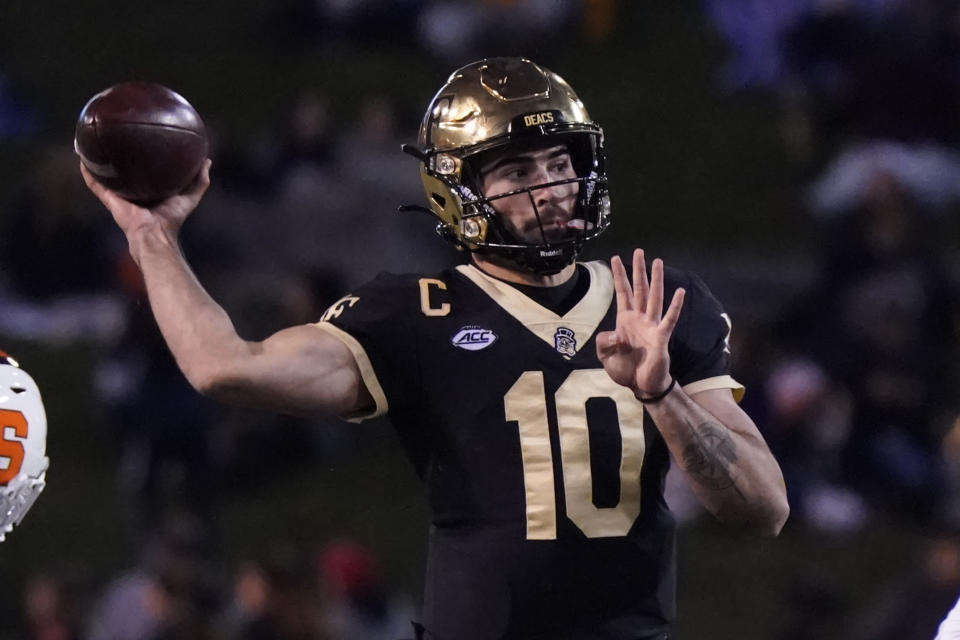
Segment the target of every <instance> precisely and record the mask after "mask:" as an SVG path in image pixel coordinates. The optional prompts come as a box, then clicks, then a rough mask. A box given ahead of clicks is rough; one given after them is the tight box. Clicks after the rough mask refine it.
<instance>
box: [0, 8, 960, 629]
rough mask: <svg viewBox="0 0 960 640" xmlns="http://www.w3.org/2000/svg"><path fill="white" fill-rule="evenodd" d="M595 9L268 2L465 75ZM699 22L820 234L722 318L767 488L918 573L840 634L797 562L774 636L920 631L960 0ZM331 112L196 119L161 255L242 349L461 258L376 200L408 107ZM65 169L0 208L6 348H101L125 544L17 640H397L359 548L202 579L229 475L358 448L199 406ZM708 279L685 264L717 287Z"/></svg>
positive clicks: (943, 562)
mask: <svg viewBox="0 0 960 640" xmlns="http://www.w3.org/2000/svg"><path fill="white" fill-rule="evenodd" d="M398 4H402V5H404V7H403V8H398V6H397V5H398ZM616 8H617V3H616V2H613V1H606V2H605V1H587V0H584V1H583V2H569V3H557V2H551V1H549V0H541V1H534V0H527V1H523V0H516V1H509V0H499V1H493V0H487V1H476V2H464V3H450V2H427V1H425V0H405V1H404V2H402V3H397V2H385V1H376V0H366V1H362V2H361V1H357V2H342V1H340V2H337V1H332V0H331V1H323V0H313V1H311V2H303V3H299V4H294V5H292V9H291V14H290V16H289V19H290V22H291V26H290V28H291V29H293V28H294V27H293V25H294V24H295V25H296V29H298V33H299V34H300V36H301V37H304V38H318V39H321V38H330V37H355V38H360V39H363V38H369V39H372V40H383V39H385V38H394V39H396V40H400V39H402V38H403V37H408V36H409V34H416V43H417V46H421V47H424V48H426V49H429V50H431V51H435V52H440V53H442V54H443V55H444V56H448V57H450V58H452V59H470V58H472V57H475V56H477V55H481V54H483V53H486V52H489V51H501V49H499V48H498V46H501V47H502V46H507V43H509V42H516V41H517V38H518V37H519V38H526V39H528V40H529V41H540V42H543V43H544V46H545V47H547V43H549V42H550V41H553V40H555V39H556V34H557V33H558V32H562V31H564V30H567V32H569V31H570V30H578V31H579V37H581V38H587V39H591V38H592V39H602V38H604V37H606V36H607V35H609V33H610V32H611V31H612V30H614V29H615V18H616ZM703 9H704V16H705V19H706V20H708V21H709V22H710V24H711V26H712V28H713V29H714V30H715V32H716V33H718V34H720V35H721V36H722V37H723V38H724V39H725V41H726V42H727V44H728V51H729V52H730V56H729V60H728V61H727V64H726V66H725V67H724V68H723V69H722V70H721V71H720V72H719V75H718V78H717V83H718V86H719V87H720V88H721V90H723V91H728V92H762V93H765V94H768V95H770V96H773V97H774V98H775V99H776V104H778V105H779V109H778V117H779V118H780V123H781V130H782V133H783V144H784V147H785V149H786V153H787V154H788V155H789V156H790V157H792V158H794V159H795V160H796V161H797V162H798V163H801V164H802V165H803V166H804V168H805V170H806V173H807V174H808V175H809V176H810V179H809V180H808V181H807V183H806V184H798V185H797V193H798V201H800V202H801V203H802V209H803V215H805V216H806V217H807V220H808V222H809V225H810V227H811V228H812V229H814V230H815V233H816V234H817V237H818V239H819V241H818V243H817V247H818V251H819V254H818V255H816V256H814V262H813V264H814V267H813V268H812V269H810V271H809V273H808V274H807V275H806V277H805V278H804V281H803V283H802V286H800V287H799V289H796V288H795V289H789V290H783V291H780V292H779V293H778V294H777V295H775V300H774V303H773V304H771V303H770V302H769V301H766V302H765V303H764V304H763V305H759V304H758V305H756V308H752V307H751V306H750V304H749V303H740V304H739V305H736V306H738V307H739V308H738V309H736V310H735V311H737V312H739V315H738V313H735V314H734V319H735V322H734V331H733V334H732V339H733V341H734V345H733V353H734V356H735V365H734V375H735V377H737V378H738V379H740V380H741V382H743V383H744V384H745V385H746V386H747V389H748V393H747V395H746V397H745V400H744V406H745V409H746V410H747V412H748V413H750V415H751V416H753V417H754V419H755V421H756V422H757V424H758V425H759V426H760V428H761V430H762V431H763V433H764V436H765V437H766V438H767V440H768V441H769V443H770V445H771V448H772V449H773V450H774V453H775V454H776V455H777V458H778V460H779V461H780V464H781V466H782V468H783V470H784V473H785V476H786V482H787V489H788V493H789V495H790V502H791V506H792V515H791V522H790V525H789V528H788V532H789V530H790V529H793V530H804V531H809V532H814V533H816V534H822V535H828V536H857V535H869V531H870V529H871V527H874V526H878V525H881V524H884V523H907V524H909V526H913V527H921V528H923V529H924V530H925V531H927V532H929V536H930V544H929V547H928V548H927V549H926V550H925V551H924V560H923V562H920V563H918V564H917V567H916V576H915V581H914V582H912V583H910V584H899V585H895V588H893V587H892V588H891V590H890V593H889V595H888V596H885V597H884V599H883V600H882V601H877V602H871V603H867V604H866V606H865V607H864V609H863V612H862V618H863V619H862V620H861V619H859V618H857V617H856V616H855V615H853V614H851V613H850V611H849V607H848V604H847V602H846V601H845V599H844V596H843V594H841V593H838V592H837V590H835V589H832V588H831V586H830V585H823V584H810V583H807V582H805V581H804V580H803V579H802V576H801V578H800V579H798V582H797V584H796V589H795V592H792V593H789V594H784V596H783V597H784V600H785V601H788V602H789V603H790V604H789V606H787V612H786V614H785V615H784V623H783V631H782V633H781V634H780V635H779V636H778V637H779V638H783V639H784V640H789V639H792V638H834V637H836V638H839V637H843V638H853V639H854V640H857V639H862V640H884V639H887V638H889V639H893V638H898V639H900V640H909V639H910V638H915V637H916V638H929V637H931V636H932V630H933V629H934V628H935V626H936V622H937V621H938V620H939V619H940V618H941V617H942V615H943V614H945V613H946V611H947V610H948V609H949V606H950V604H951V603H952V601H953V600H954V599H955V598H956V594H957V593H958V591H960V402H958V399H957V398H958V394H957V393H956V390H957V389H958V388H960V387H958V382H960V375H958V374H960V371H958V367H957V362H958V361H960V349H958V346H960V345H958V328H960V325H958V320H960V315H958V311H960V310H958V308H957V300H958V298H957V286H958V281H960V272H958V266H957V264H956V263H955V262H952V260H955V256H952V255H950V254H948V253H946V252H945V250H944V244H945V243H944V242H943V238H942V237H941V233H942V230H943V229H945V228H948V226H949V225H948V224H947V223H948V221H949V220H950V219H951V217H952V216H955V215H956V214H957V213H958V212H960V153H958V147H957V144H958V143H960V9H958V7H957V5H956V3H955V2H947V1H937V0H847V1H844V0H832V1H827V0H775V1H774V0H703ZM504 16H507V18H508V19H506V20H505V19H504ZM504 25H509V29H506V30H504V29H503V26H504ZM545 55H548V54H545ZM547 62H549V60H548V61H547ZM4 96H5V94H4V89H3V86H2V84H0V125H3V124H4V123H6V126H8V128H6V129H0V132H4V131H6V132H7V133H6V134H4V135H14V133H10V132H16V131H29V123H30V122H31V116H30V114H29V113H26V112H24V111H23V109H22V108H21V107H19V106H18V107H17V109H16V110H13V109H8V110H7V111H6V112H5V111H4V110H3V105H4V104H5V98H4ZM330 99H331V98H330V96H328V95H326V94H325V93H324V92H323V91H322V90H320V89H318V88H315V87H306V88H304V89H303V91H301V92H300V94H299V95H298V96H297V97H296V99H295V100H294V101H293V104H291V105H290V108H289V109H288V110H287V112H286V113H285V115H284V118H282V119H280V120H278V121H277V122H276V123H272V125H271V126H270V127H269V130H268V131H267V132H266V133H265V134H264V135H263V136H261V137H260V138H258V139H257V140H255V141H254V142H253V143H252V144H251V143H249V142H248V141H244V142H243V144H240V143H238V142H237V141H233V140H230V139H226V138H225V137H221V136H219V135H218V133H219V132H218V128H217V123H216V122H211V123H208V124H209V125H210V129H211V132H212V134H213V141H214V148H213V154H212V155H213V160H214V165H213V179H214V182H213V186H212V187H211V190H210V192H209V193H208V195H207V196H206V198H205V200H204V202H203V203H202V205H201V209H200V211H199V212H198V215H196V216H195V218H194V219H191V220H190V221H189V223H188V225H187V227H186V228H185V232H184V236H183V241H184V250H185V252H186V254H187V256H188V258H189V259H190V260H191V262H192V264H193V265H194V267H195V269H196V270H197V272H198V274H199V276H200V279H201V281H202V282H203V283H204V284H205V285H206V286H207V287H208V289H209V290H210V291H211V293H212V294H213V295H214V297H215V298H216V299H217V300H218V301H220V302H221V303H222V304H223V305H224V307H225V308H226V309H227V310H228V312H230V315H231V317H232V318H234V319H235V321H236V322H237V323H238V330H239V331H240V333H241V335H243V336H244V337H248V338H251V339H258V338H262V337H265V336H266V335H269V333H271V332H273V331H275V330H277V329H280V328H282V327H285V326H289V325H291V324H297V323H303V322H312V321H315V320H316V319H317V318H318V317H319V315H320V313H321V312H322V310H323V309H324V308H325V307H326V306H327V305H328V304H330V303H331V302H333V301H334V300H336V299H337V298H338V297H339V296H340V295H342V294H343V293H345V292H347V291H348V290H349V289H350V288H351V287H353V286H356V285H358V284H360V283H362V282H364V281H366V280H368V279H370V278H371V277H373V276H374V275H375V274H376V273H377V272H378V271H380V270H391V271H431V270H436V269H440V268H443V267H445V266H446V265H448V264H450V263H451V262H452V261H456V260H458V259H459V257H458V255H457V254H456V253H455V252H453V251H451V250H448V249H447V248H445V247H444V246H443V245H442V243H440V242H439V241H438V240H437V239H436V238H434V237H431V236H432V225H431V223H430V221H429V220H426V219H423V220H420V219H415V218H411V216H418V215H421V214H415V213H412V214H411V213H397V212H396V207H397V205H398V204H403V203H415V202H419V201H420V200H421V199H422V193H421V187H420V184H419V180H418V177H417V173H416V170H415V166H414V163H413V161H412V160H410V159H405V158H404V157H403V155H402V154H401V153H400V152H399V147H400V143H401V142H410V141H411V140H409V136H408V132H409V131H410V130H411V129H410V127H408V126H406V124H409V123H411V122H416V121H417V120H418V118H419V114H409V113H402V112H401V109H400V108H399V107H398V106H397V104H395V103H394V102H392V101H391V98H390V96H386V95H377V94H371V95H366V96H362V99H361V102H360V104H361V106H360V108H359V109H357V111H356V113H355V114H354V115H353V117H352V119H351V121H350V122H349V126H346V127H345V126H344V123H345V120H344V119H343V118H337V119H334V118H333V117H332V112H333V106H332V105H331V103H330ZM717 99H718V100H720V99H722V97H719V96H718V98H717ZM335 122H336V124H334V123H335ZM11 123H12V124H11ZM400 123H404V126H403V127H401V125H400ZM17 127H20V129H18V128H17ZM404 163H406V164H404ZM76 164H77V162H76V158H75V156H74V155H73V154H72V151H71V150H70V149H64V148H60V147H51V148H50V150H49V153H48V155H47V157H46V159H45V161H44V162H43V163H41V164H40V165H39V166H38V167H37V169H36V174H35V176H34V177H33V178H32V179H31V180H30V181H29V183H28V184H27V185H26V186H25V187H24V189H23V190H22V193H21V194H20V196H19V197H18V198H17V199H16V200H15V201H14V202H13V203H12V205H11V207H10V208H9V209H8V210H7V211H5V212H4V223H3V233H2V234H0V304H2V306H3V309H4V313H3V314H2V315H0V336H9V337H12V338H14V339H17V340H35V341H39V342H43V343H46V344H50V345H51V346H54V347H57V346H62V345H64V344H69V343H72V342H76V341H81V340H83V341H91V342H93V343H94V344H95V345H96V348H97V352H98V354H99V355H98V366H97V370H96V372H95V380H96V384H95V389H96V392H97V402H98V403H99V405H100V406H102V407H103V408H104V416H105V419H106V420H108V421H109V426H108V427H107V428H109V429H110V430H112V432H114V433H115V434H116V436H117V441H118V442H120V443H121V447H122V451H121V455H120V460H121V463H120V468H119V469H118V470H117V477H118V482H119V487H120V490H121V491H122V492H123V494H124V495H125V496H127V497H128V498H129V504H130V510H129V511H130V514H131V518H132V519H133V527H134V529H135V530H136V531H137V532H138V533H139V539H140V541H141V544H142V548H143V552H142V556H141V558H140V560H139V562H137V563H136V564H135V566H133V568H132V569H130V571H128V572H126V573H124V574H123V575H119V576H116V577H115V578H114V579H113V580H112V581H110V583H109V584H108V585H106V586H105V587H104V588H103V590H102V591H98V592H96V593H95V594H91V591H90V590H89V585H88V584H86V583H85V581H84V578H83V577H82V576H72V575H70V573H69V572H68V571H61V572H52V573H38V574H36V575H35V576H34V577H33V579H31V581H30V582H29V583H28V584H27V585H25V587H24V599H23V620H22V626H21V628H22V630H23V636H22V637H24V638H30V639H36V640H54V639H57V640H59V639H63V640H72V639H76V640H81V639H82V640H108V639H110V640H126V639H127V638H129V639H131V640H133V639H134V638H137V639H153V638H156V639H159V638H238V639H256V638H279V639H286V638H289V639H304V640H307V639H315V638H316V639H322V638H336V639H345V640H352V639H358V640H359V639H364V638H370V639H378V638H391V639H392V640H398V639H399V638H406V637H409V636H410V634H411V631H410V626H409V621H410V619H412V618H414V617H415V615H414V610H415V609H414V605H413V603H412V602H411V601H410V599H409V597H408V596H406V595H404V594H394V593H391V592H390V591H389V590H388V589H387V588H386V586H385V584H384V581H383V575H382V571H381V570H380V569H379V565H378V562H379V561H378V559H377V558H375V557H374V556H373V554H372V553H371V552H370V551H369V550H367V549H365V548H363V547H362V546H361V545H359V544H357V543H355V542H351V541H331V542H328V543H326V544H322V545H318V547H317V548H312V549H302V548H296V547H293V546H290V545H283V544H281V543H277V545H276V548H271V549H267V550H265V552H264V553H263V554H262V555H261V556H260V557H256V558H251V559H249V561H248V562H246V563H244V564H242V566H236V567H231V568H229V569H228V570H226V571H224V570H223V568H222V567H217V566H215V565H213V564H212V563H211V562H210V560H211V558H213V557H215V555H216V554H214V553H212V552H211V550H210V549H209V545H210V540H211V539H212V538H213V537H214V535H215V530H216V523H215V521H214V518H213V517H212V514H213V511H214V506H215V505H216V503H217V501H218V499H219V492H221V491H223V490H225V489H230V490H234V489H238V488H239V489H242V488H243V486H245V483H252V482H255V481H256V478H254V477H249V476H250V474H251V471H249V470H250V469H251V468H252V465H251V464H249V462H250V461H251V460H256V461H257V462H258V467H257V471H256V472H255V473H256V474H257V475H258V476H263V475H264V474H266V473H269V471H270V469H269V466H270V465H271V464H274V465H279V464H281V463H280V462H279V461H284V462H283V464H289V462H290V461H291V460H300V461H302V462H304V463H305V464H317V463H319V461H323V460H337V459H342V458H343V457H344V456H349V455H351V454H352V453H353V452H355V451H356V450H357V449H358V448H362V447H366V446H371V443H370V442H366V441H361V440H359V439H358V437H357V435H356V432H355V431H353V430H351V429H350V428H347V427H345V426H343V425H342V424H341V423H339V422H337V421H335V420H329V421H321V420H304V419H294V418H289V417H278V416H269V415H261V414H251V413H250V412H239V411H231V410H229V409H225V408H223V407H218V406H215V405H212V404H211V403H209V402H207V401H206V400H204V399H203V398H201V397H200V396H199V395H198V394H196V393H195V392H193V391H192V389H190V387H189V386H188V385H187V383H186V382H185V381H184V379H183V377H182V376H181V375H180V374H179V372H178V370H177V368H176V366H175V363H174V362H173V361H172V359H171V357H170V355H169V353H168V352H167V351H166V348H165V347H164V345H163V342H162V339H161V337H160V335H159V333H158V331H157V329H156V326H155V324H154V322H153V320H152V317H151V315H150V310H149V307H148V305H147V304H146V302H145V295H144V291H143V287H142V282H141V280H140V278H139V274H138V272H137V269H136V267H135V265H133V264H132V263H131V261H130V259H129V257H128V256H127V253H126V247H125V246H124V244H123V238H122V236H121V234H119V233H117V232H116V230H115V228H114V227H113V224H112V223H111V222H110V221H109V220H107V219H106V218H105V216H104V215H103V214H102V211H101V210H100V207H99V205H98V203H96V202H95V201H94V199H93V198H92V197H90V196H89V194H87V193H86V192H85V190H84V187H83V185H82V183H81V182H80V180H79V177H78V173H77V166H76ZM745 179H749V176H747V177H746V178H745ZM614 233H615V231H614ZM358 243H362V247H360V246H358ZM78 247H82V251H81V250H78ZM725 273H727V272H726V271H725V270H724V267H723V265H718V266H717V267H716V268H715V269H713V270H712V272H711V273H703V275H704V277H705V279H706V280H707V282H708V284H710V285H711V286H713V287H715V288H718V289H719V288H722V285H723V282H722V280H723V279H724V277H725V276H724V274H725ZM771 277H775V276H771ZM738 318H740V320H738ZM267 434H270V437H267ZM171 470H172V471H171ZM670 486H671V487H673V490H672V491H671V495H670V496H669V497H670V499H671V501H672V502H673V503H674V505H675V507H676V510H677V513H678V515H679V517H680V520H681V522H684V523H686V522H690V521H692V520H695V519H697V518H699V517H701V515H702V512H701V511H700V510H698V509H697V508H696V507H695V506H693V504H692V503H691V501H690V500H689V496H688V495H685V493H684V491H683V489H682V484H681V483H677V482H672V483H671V484H670ZM878 612H883V615H880V614H879V613H878ZM853 618H855V619H854V620H853V621H851V620H852V619H853Z"/></svg>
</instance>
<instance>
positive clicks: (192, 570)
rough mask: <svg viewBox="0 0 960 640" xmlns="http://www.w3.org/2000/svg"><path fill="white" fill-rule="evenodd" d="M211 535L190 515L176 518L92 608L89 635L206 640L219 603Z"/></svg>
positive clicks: (117, 639) (100, 639)
mask: <svg viewBox="0 0 960 640" xmlns="http://www.w3.org/2000/svg"><path fill="white" fill-rule="evenodd" d="M209 551H210V540H209V536H208V532H207V531H206V530H205V529H204V528H203V526H202V525H200V524H199V523H197V522H196V521H194V520H192V519H190V518H171V519H170V520H168V521H167V522H166V523H165V525H164V527H163V528H162V529H161V530H160V531H158V532H157V533H156V534H154V535H153V536H152V537H151V539H150V540H149V542H148V543H147V545H146V547H145V550H144V553H143V557H142V558H141V560H140V562H139V563H138V564H137V565H136V566H134V567H133V568H131V569H130V570H128V571H126V572H124V573H123V574H121V575H120V576H118V577H117V578H115V579H114V580H113V581H112V582H111V583H110V584H109V585H108V586H107V588H106V590H105V591H104V593H103V594H102V596H101V597H100V599H99V601H98V602H97V604H96V605H95V607H94V609H93V613H92V615H91V618H90V624H89V629H88V633H87V638H88V640H207V639H211V638H214V637H215V636H214V628H213V627H214V617H215V613H216V611H217V608H218V607H219V605H220V602H219V592H218V585H217V583H216V581H215V579H214V577H213V571H212V566H211V558H210V556H209Z"/></svg>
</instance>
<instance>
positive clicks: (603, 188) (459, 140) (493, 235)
mask: <svg viewBox="0 0 960 640" xmlns="http://www.w3.org/2000/svg"><path fill="white" fill-rule="evenodd" d="M546 137H549V141H546V140H545V141H544V143H545V144H553V143H555V144H558V145H566V146H567V149H568V151H569V153H570V157H571V160H572V163H573V166H574V170H575V171H576V178H571V179H567V180H562V181H557V182H550V183H544V184H538V185H534V186H531V187H528V188H525V189H520V190H517V191H512V192H510V193H504V194H498V195H496V196H493V197H486V196H485V195H484V194H483V193H481V191H480V188H479V167H478V166H477V165H478V162H477V157H478V155H479V154H481V153H484V154H485V152H488V151H493V150H496V149H498V148H500V147H504V146H506V145H510V144H514V143H518V142H520V143H523V144H530V143H531V142H534V143H537V142H539V139H540V138H546ZM418 147H419V148H413V147H411V146H409V145H404V151H406V152H407V153H410V154H411V155H413V156H415V157H417V158H418V159H419V160H420V161H421V162H422V166H421V169H420V177H421V179H422V181H423V186H424V188H425V189H426V194H427V200H428V202H429V204H430V209H429V210H428V211H429V213H431V214H432V215H434V216H435V217H436V218H437V219H438V221H439V222H438V224H437V232H438V233H439V234H440V235H441V236H442V237H443V238H446V239H447V240H449V241H451V242H453V243H454V244H455V245H457V246H458V247H460V248H462V249H465V250H468V251H475V252H478V253H484V254H489V255H492V256H499V257H500V258H503V259H506V260H508V261H510V262H511V263H513V264H515V265H517V266H519V267H521V268H523V269H527V270H529V271H532V272H535V273H539V274H550V273H556V272H558V271H560V270H561V269H563V267H565V266H566V265H568V264H570V263H571V262H572V261H573V260H575V259H576V257H577V255H578V254H579V253H580V251H581V249H582V247H583V243H584V242H586V241H587V240H590V239H592V238H595V237H596V236H598V235H599V234H600V233H601V232H603V230H604V229H606V228H607V226H608V225H609V217H610V199H609V195H608V192H607V177H606V172H605V170H604V156H603V130H602V129H601V128H600V127H599V126H598V125H597V124H596V123H595V122H593V121H592V120H591V119H590V116H589V115H588V114H587V110H586V108H585V107H584V106H583V103H582V102H581V101H580V99H579V98H578V97H577V95H576V94H575V93H574V91H573V89H571V88H570V85H568V84H567V83H566V81H564V80H563V78H561V77H560V76H558V75H557V74H555V73H553V72H552V71H549V70H548V69H544V68H543V67H541V66H539V65H537V64H535V63H534V62H531V61H530V60H528V59H526V58H487V59H485V60H480V61H477V62H473V63H471V64H468V65H466V66H465V67H462V68H460V69H458V70H456V71H454V72H453V74H451V75H450V77H449V78H448V79H447V82H446V84H445V85H444V86H443V87H442V88H441V89H440V91H438V92H437V94H436V96H434V98H433V100H431V102H430V106H429V108H428V109H427V112H426V115H424V118H423V123H422V124H421V126H420V137H419V144H418ZM566 182H579V191H578V196H577V204H576V209H575V211H574V216H573V217H574V218H575V219H580V220H582V222H581V223H579V224H574V225H571V232H570V234H568V236H567V237H564V239H563V240H560V241H557V240H554V241H553V242H550V241H548V239H547V236H546V234H545V233H543V231H542V229H543V227H542V226H541V225H539V224H538V226H540V229H541V231H540V234H541V241H540V242H537V243H529V242H523V241H520V240H519V239H517V238H516V237H515V236H514V235H513V234H512V233H511V232H510V231H509V230H508V229H507V228H506V226H505V225H504V224H503V223H502V221H501V219H500V217H499V216H498V214H497V212H496V210H495V208H494V207H493V205H492V204H491V203H493V202H494V201H496V200H498V199H499V198H505V197H508V196H513V195H516V194H518V193H526V195H527V196H528V197H529V198H530V200H531V202H532V203H533V209H534V211H535V212H536V215H537V217H538V223H539V217H540V213H539V212H538V211H537V206H536V204H535V201H534V197H533V195H532V192H533V191H535V190H537V189H543V188H545V187H550V186H555V185H558V184H563V183H566ZM407 208H408V209H421V210H422V209H423V208H422V207H407Z"/></svg>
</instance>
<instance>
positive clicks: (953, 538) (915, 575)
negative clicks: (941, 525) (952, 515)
mask: <svg viewBox="0 0 960 640" xmlns="http://www.w3.org/2000/svg"><path fill="white" fill-rule="evenodd" d="M958 590H960V539H958V536H957V532H956V531H952V530H940V531H938V532H936V533H935V534H934V535H932V536H930V538H929V540H928V543H927V546H926V547H925V548H924V549H922V550H921V557H920V558H919V561H918V562H917V563H916V565H915V568H914V570H913V572H912V574H910V575H908V576H906V578H904V579H900V580H898V581H897V582H896V583H895V584H892V585H891V586H889V587H888V588H887V589H886V590H885V591H883V592H882V593H881V594H880V595H879V596H877V597H876V598H874V599H873V600H872V601H871V602H870V603H868V605H867V606H866V607H865V608H864V610H863V611H862V612H860V614H859V616H857V619H856V620H855V621H854V623H853V624H851V625H850V626H849V627H848V628H847V632H846V634H845V635H844V636H843V637H845V638H849V639H850V640H930V638H933V637H934V635H936V633H937V627H938V626H939V623H940V621H941V620H942V619H943V617H944V616H945V615H946V613H947V612H948V611H949V610H950V608H951V606H952V605H953V603H954V601H955V600H956V598H957V591H958Z"/></svg>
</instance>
